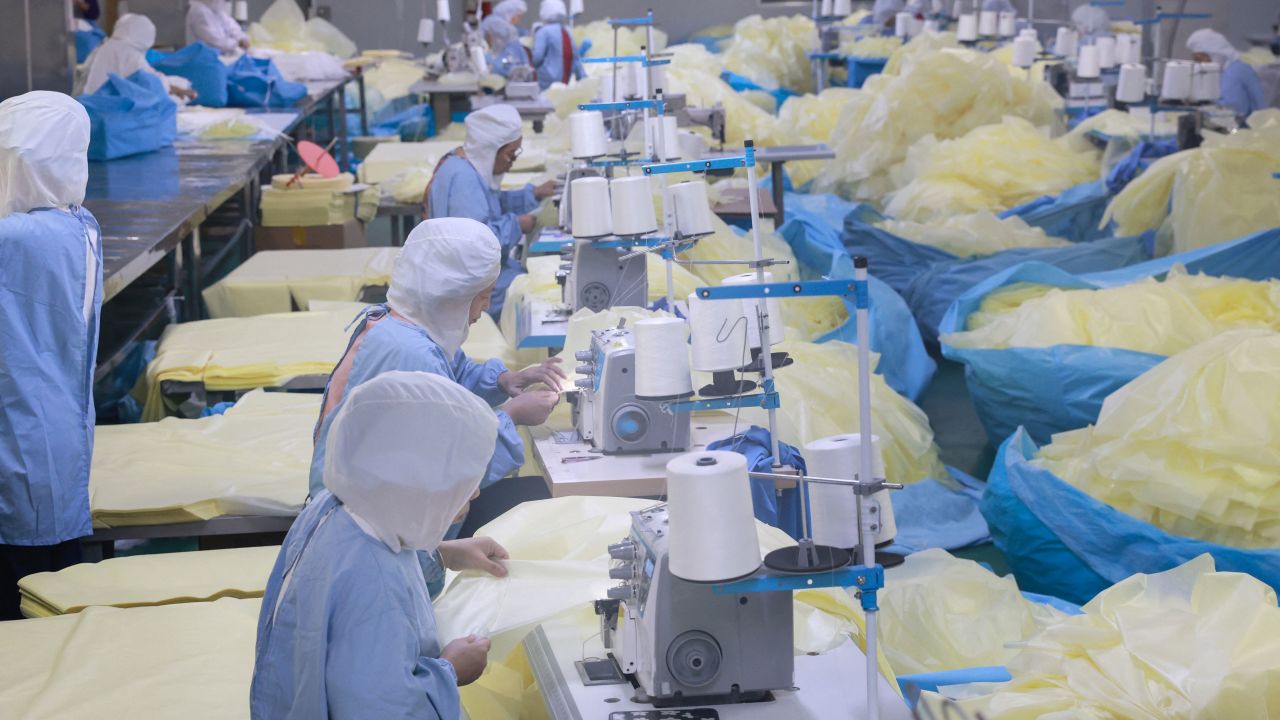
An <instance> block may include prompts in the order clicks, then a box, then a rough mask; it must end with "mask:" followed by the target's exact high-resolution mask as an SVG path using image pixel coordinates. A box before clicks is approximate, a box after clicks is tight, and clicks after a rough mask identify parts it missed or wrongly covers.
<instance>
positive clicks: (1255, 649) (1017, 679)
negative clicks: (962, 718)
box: [962, 555, 1280, 720]
mask: <svg viewBox="0 0 1280 720" xmlns="http://www.w3.org/2000/svg"><path fill="white" fill-rule="evenodd" d="M1085 611H1086V613H1085V614H1084V615H1078V616H1074V617H1069V618H1065V619H1063V620H1062V621H1061V622H1059V623H1057V624H1055V625H1053V626H1051V627H1049V628H1048V629H1046V630H1044V631H1042V632H1041V633H1039V634H1038V635H1036V636H1034V637H1032V638H1031V640H1030V641H1029V642H1028V643H1027V646H1026V648H1025V649H1024V650H1023V651H1022V652H1021V653H1019V655H1018V656H1017V657H1016V658H1015V659H1014V660H1013V661H1012V662H1010V663H1009V671H1010V672H1011V673H1012V675H1013V678H1014V679H1013V681H1012V682H1011V683H1007V684H1004V685H1001V686H997V688H998V689H997V690H996V691H995V692H994V694H992V695H988V696H984V697H980V698H976V699H973V700H967V701H963V702H962V705H963V706H964V707H965V708H966V709H967V710H968V711H969V712H970V713H973V712H975V711H979V712H982V713H983V714H984V715H985V716H986V717H987V718H989V719H990V720H1033V719H1040V720H1074V719H1077V718H1097V719H1106V720H1122V719H1123V720H1129V719H1133V720H1165V719H1167V718H1206V719H1207V718H1271V717H1278V716H1280V643H1277V642H1276V638H1277V637H1280V609H1277V607H1276V594H1275V591H1274V590H1272V589H1271V588H1270V587H1268V586H1266V585H1264V584H1263V583H1262V582H1260V581H1258V580H1256V579H1254V578H1253V577H1251V576H1249V575H1244V574H1240V573H1228V572H1214V563H1213V558H1212V557H1210V556H1209V555H1201V556H1200V557H1198V558H1196V559H1194V560H1192V561H1190V562H1188V563H1186V564H1185V565H1182V566H1181V567H1177V568H1174V569H1173V570H1169V571H1167V572H1163V573H1159V574H1155V575H1134V576H1133V577H1130V578H1128V579H1126V580H1123V581H1121V582H1120V583H1118V584H1116V585H1115V586H1113V587H1111V588H1109V589H1107V590H1105V591H1103V592H1102V593H1101V594H1099V595H1098V596H1097V597H1096V598H1094V599H1093V601H1092V602H1090V603H1089V604H1088V605H1086V606H1085Z"/></svg>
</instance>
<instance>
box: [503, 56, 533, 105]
mask: <svg viewBox="0 0 1280 720" xmlns="http://www.w3.org/2000/svg"><path fill="white" fill-rule="evenodd" d="M541 90H542V89H541V87H539V85H538V75H537V72H536V71H535V70H534V69H533V66H532V65H515V66H512V67H510V68H508V69H507V85H506V87H505V88H504V89H503V91H502V94H503V95H505V96H506V97H507V99H508V100H532V99H534V98H536V97H538V93H539V92H541Z"/></svg>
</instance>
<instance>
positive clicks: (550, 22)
mask: <svg viewBox="0 0 1280 720" xmlns="http://www.w3.org/2000/svg"><path fill="white" fill-rule="evenodd" d="M568 15H569V11H568V10H566V9H565V6H564V0H542V4H541V5H540V6H539V7H538V18H539V19H540V20H541V21H542V26H541V27H539V28H538V29H537V30H535V31H534V33H533V66H534V67H535V68H537V69H538V84H539V85H541V86H542V89H543V90H546V89H547V88H549V87H551V84H552V83H558V82H559V83H564V84H566V85H568V84H569V81H570V80H571V79H573V78H577V79H579V80H581V79H582V78H584V77H586V76H587V73H586V71H585V70H583V69H582V58H580V57H578V48H577V47H575V46H574V44H573V35H571V34H570V33H569V28H567V27H565V22H566V18H567V17H568Z"/></svg>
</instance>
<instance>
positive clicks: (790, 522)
mask: <svg viewBox="0 0 1280 720" xmlns="http://www.w3.org/2000/svg"><path fill="white" fill-rule="evenodd" d="M707 449H708V450H724V451H727V452H736V453H738V454H739V455H742V456H744V457H746V458H747V470H748V471H749V472H772V466H773V454H772V453H771V448H770V437H769V431H768V430H766V429H765V428H762V427H757V426H755V425H752V426H751V427H750V428H749V429H748V430H747V431H746V432H742V433H738V434H737V435H734V436H733V437H729V438H725V439H723V440H716V441H715V442H713V443H711V444H709V445H707ZM778 452H779V454H781V455H782V464H783V465H787V466H790V467H791V468H793V469H795V470H798V471H800V472H801V473H804V472H805V471H806V466H805V464H804V458H803V457H801V456H800V453H799V451H797V450H796V449H795V448H794V447H792V446H791V445H788V444H786V443H778ZM751 504H752V507H753V508H754V509H755V515H756V519H757V520H759V521H760V522H762V523H764V524H766V525H772V526H773V527H776V528H780V529H781V530H783V531H784V532H785V533H787V534H788V535H790V536H791V537H793V538H798V537H800V534H801V527H802V526H801V523H800V498H799V494H798V491H797V490H796V489H795V488H791V489H789V490H783V491H782V492H781V493H779V492H777V491H776V490H775V489H774V484H773V481H772V480H754V479H753V480H752V481H751Z"/></svg>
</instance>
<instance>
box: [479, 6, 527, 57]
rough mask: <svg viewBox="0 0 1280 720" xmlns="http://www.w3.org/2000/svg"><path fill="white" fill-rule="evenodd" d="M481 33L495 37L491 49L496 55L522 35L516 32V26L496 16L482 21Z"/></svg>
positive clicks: (490, 44) (490, 45)
mask: <svg viewBox="0 0 1280 720" xmlns="http://www.w3.org/2000/svg"><path fill="white" fill-rule="evenodd" d="M480 31H481V32H482V33H484V34H485V35H488V36H492V37H493V41H492V42H490V43H489V49H490V50H492V51H493V52H495V53H497V52H498V51H500V50H502V49H503V48H505V47H506V46H507V45H508V44H510V43H511V41H512V40H515V39H517V38H518V37H519V36H520V33H518V32H516V26H515V25H512V24H511V23H510V21H508V20H506V19H504V18H502V17H499V16H498V15H496V14H495V15H490V16H489V17H487V18H485V19H484V20H481V21H480Z"/></svg>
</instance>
